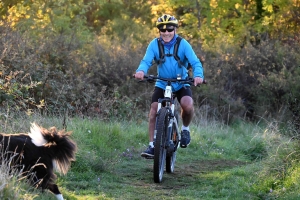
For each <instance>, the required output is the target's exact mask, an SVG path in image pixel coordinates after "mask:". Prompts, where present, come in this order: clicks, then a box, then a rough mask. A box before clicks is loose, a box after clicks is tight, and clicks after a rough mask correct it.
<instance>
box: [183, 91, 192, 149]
mask: <svg viewBox="0 0 300 200" xmlns="http://www.w3.org/2000/svg"><path fill="white" fill-rule="evenodd" d="M180 105H181V118H182V129H181V142H180V147H182V148H186V147H187V146H188V145H189V144H190V142H191V136H190V129H189V125H190V123H191V121H192V119H193V116H194V105H193V99H192V97H190V96H183V97H182V98H181V100H180Z"/></svg>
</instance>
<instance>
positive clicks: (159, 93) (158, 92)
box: [151, 87, 192, 103]
mask: <svg viewBox="0 0 300 200" xmlns="http://www.w3.org/2000/svg"><path fill="white" fill-rule="evenodd" d="M173 94H175V97H176V98H177V101H178V102H179V103H180V100H181V98H182V97H183V96H189V97H192V90H191V88H190V87H182V88H181V89H180V90H178V91H176V92H174V93H173ZM160 98H164V90H163V89H161V88H159V87H155V88H154V91H153V94H152V101H151V103H153V102H158V99H160Z"/></svg>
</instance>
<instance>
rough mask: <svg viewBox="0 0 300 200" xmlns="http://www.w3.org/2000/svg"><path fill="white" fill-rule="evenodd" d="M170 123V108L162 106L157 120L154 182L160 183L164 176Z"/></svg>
mask: <svg viewBox="0 0 300 200" xmlns="http://www.w3.org/2000/svg"><path fill="white" fill-rule="evenodd" d="M168 124H169V117H168V109H167V108H165V107H162V108H161V109H160V111H159V113H158V116H157V120H156V139H155V146H154V165H153V171H154V173H153V174H154V182H155V183H160V182H161V181H162V178H163V174H164V168H165V161H166V148H165V144H166V137H167V129H168Z"/></svg>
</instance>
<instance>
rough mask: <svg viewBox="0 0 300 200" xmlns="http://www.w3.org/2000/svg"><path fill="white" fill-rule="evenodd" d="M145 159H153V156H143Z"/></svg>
mask: <svg viewBox="0 0 300 200" xmlns="http://www.w3.org/2000/svg"><path fill="white" fill-rule="evenodd" d="M144 158H145V159H154V156H144Z"/></svg>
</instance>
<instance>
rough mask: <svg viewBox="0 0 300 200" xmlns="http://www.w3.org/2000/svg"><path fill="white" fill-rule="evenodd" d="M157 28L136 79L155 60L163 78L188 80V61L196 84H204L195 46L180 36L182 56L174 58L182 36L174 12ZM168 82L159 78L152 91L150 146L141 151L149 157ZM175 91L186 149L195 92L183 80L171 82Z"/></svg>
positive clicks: (165, 15) (163, 16)
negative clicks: (161, 53) (162, 52)
mask: <svg viewBox="0 0 300 200" xmlns="http://www.w3.org/2000/svg"><path fill="white" fill-rule="evenodd" d="M156 27H157V28H158V30H159V34H160V37H159V38H155V39H153V40H152V41H151V42H150V44H149V45H148V47H147V50H146V53H145V55H144V58H143V59H142V60H141V62H140V65H139V67H138V69H137V70H136V73H135V74H134V76H135V78H136V79H140V80H143V78H144V75H145V74H147V72H148V70H149V68H150V67H151V66H152V61H153V60H156V61H159V62H158V69H157V72H158V76H159V77H163V78H178V77H180V78H181V79H185V78H187V76H188V73H187V72H188V70H187V67H188V63H189V64H190V65H191V67H192V70H193V76H194V77H193V78H194V85H195V86H197V85H198V84H202V83H203V79H204V75H203V68H202V64H201V62H200V60H199V59H198V57H197V56H196V54H195V52H194V50H193V48H192V46H191V45H190V44H189V43H188V42H187V41H186V40H185V39H183V38H182V39H181V41H180V45H179V47H178V52H177V55H178V57H179V58H180V60H179V61H177V60H176V59H175V57H174V46H175V44H176V41H177V38H178V37H180V36H178V35H177V34H176V31H177V28H178V20H177V19H176V18H175V17H174V16H171V15H168V14H163V15H162V16H161V17H159V18H158V19H157V21H156ZM158 40H159V42H161V43H162V44H163V48H164V49H163V50H164V52H165V56H164V59H163V60H162V59H161V56H160V50H159V42H158ZM165 86H166V83H165V82H163V81H156V83H155V88H154V91H153V94H152V101H151V106H150V112H149V125H148V132H149V141H150V142H149V147H148V148H147V149H146V150H145V151H144V152H142V154H141V156H142V157H146V158H151V157H152V158H153V157H154V145H153V140H154V129H155V118H156V112H157V106H158V99H159V98H163V97H164V88H165ZM172 89H173V92H174V93H175V95H176V98H177V100H178V102H179V103H180V106H181V117H182V123H183V124H182V127H181V141H180V146H181V148H186V147H187V146H188V145H189V144H190V141H191V138H190V129H189V125H190V123H191V121H192V118H193V115H194V105H193V99H192V91H191V89H190V87H189V86H185V85H183V84H180V83H172Z"/></svg>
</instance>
